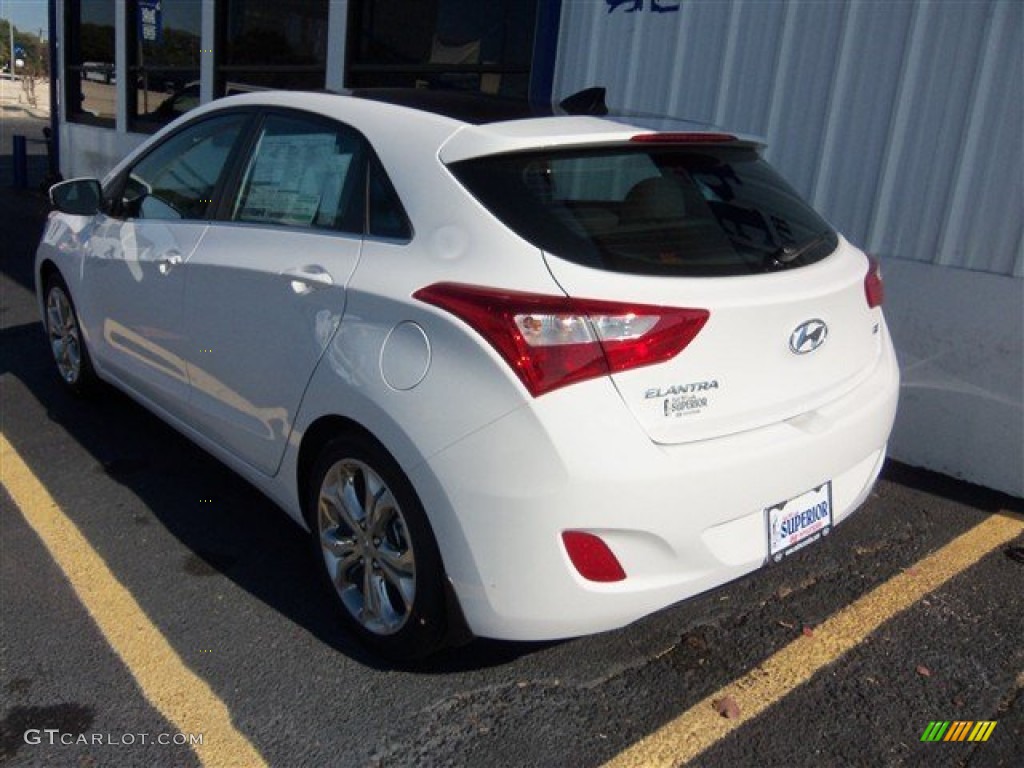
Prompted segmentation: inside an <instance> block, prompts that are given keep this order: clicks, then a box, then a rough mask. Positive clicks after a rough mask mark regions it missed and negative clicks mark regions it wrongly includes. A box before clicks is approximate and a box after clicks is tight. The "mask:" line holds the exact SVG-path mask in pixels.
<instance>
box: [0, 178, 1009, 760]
mask: <svg viewBox="0 0 1024 768" xmlns="http://www.w3.org/2000/svg"><path fill="white" fill-rule="evenodd" d="M8 184H9V182H8V181H7V180H6V178H5V177H3V176H2V175H0V431H2V433H3V437H4V440H6V441H7V442H9V444H10V445H11V446H12V450H13V451H15V452H16V454H17V461H18V463H19V465H20V464H23V465H24V467H26V468H27V471H28V472H29V473H30V474H31V476H32V477H34V478H35V479H37V480H38V483H39V484H40V487H41V488H44V489H45V493H46V494H47V498H49V499H52V501H53V504H54V505H55V507H54V508H55V509H57V510H59V512H60V513H61V514H62V515H63V516H65V518H66V519H67V520H69V521H70V522H71V523H73V525H74V526H75V527H76V528H77V530H78V531H80V532H81V534H82V536H83V537H84V539H85V541H86V542H87V544H88V546H90V547H91V548H92V549H93V550H95V552H96V553H97V554H98V556H99V557H100V558H101V559H102V562H103V563H104V564H105V567H106V568H107V569H109V572H110V574H111V576H112V578H113V579H115V580H116V581H117V582H118V583H119V584H120V585H122V586H123V587H124V588H125V589H126V590H127V591H128V592H129V593H130V594H131V596H132V598H133V599H134V601H135V602H137V604H138V606H139V607H140V609H141V611H142V615H143V618H142V619H138V620H139V621H146V622H147V623H151V624H152V626H153V627H154V628H155V629H156V631H157V632H158V633H159V635H160V636H161V637H163V638H165V639H166V642H167V644H168V646H169V648H170V649H171V650H172V651H173V653H174V654H176V655H177V656H178V657H179V658H180V659H181V660H182V661H183V662H184V665H185V666H186V667H187V669H188V670H189V671H190V673H192V674H194V675H195V676H196V677H197V678H198V679H200V680H202V681H203V684H204V685H205V686H207V687H208V689H209V693H210V694H211V695H213V696H215V697H216V698H217V699H218V700H219V701H221V702H223V704H224V706H225V707H226V708H227V711H228V714H229V719H230V724H231V727H233V728H234V729H235V730H236V731H237V732H239V733H240V734H242V735H243V736H244V737H245V739H247V740H248V742H249V743H251V744H252V745H253V747H254V748H255V749H256V750H257V751H258V752H259V754H260V755H262V758H263V760H265V762H266V764H269V765H274V766H328V765H329V766H407V765H409V766H412V765H420V766H434V765H452V766H474V768H477V767H480V766H484V767H486V766H581V767H590V766H598V765H602V764H604V763H605V762H606V761H610V760H613V759H615V758H616V756H619V755H621V754H623V753H625V751H627V750H629V749H631V748H632V747H633V746H634V745H635V744H637V743H638V742H640V741H641V740H642V739H644V738H645V737H647V736H649V735H650V734H655V733H659V732H665V729H668V728H669V726H670V725H671V724H672V723H673V722H675V721H676V720H677V718H679V716H680V715H682V714H683V713H687V712H689V711H691V710H693V709H694V708H697V709H701V708H706V706H707V705H706V704H704V702H705V700H706V698H707V697H715V696H716V695H719V694H718V693H717V692H722V691H724V692H725V693H724V694H721V696H722V697H723V698H724V697H725V696H735V697H736V698H737V699H740V700H744V701H745V699H742V696H741V694H742V690H738V689H737V688H736V686H735V681H737V680H740V679H746V678H745V676H750V675H751V674H752V673H753V674H754V676H755V677H757V675H758V674H759V673H761V672H763V676H764V678H765V680H764V681H763V683H764V684H763V686H762V688H763V689H764V690H765V691H766V693H765V694H764V695H765V696H766V697H767V699H768V700H767V701H766V702H765V708H764V710H763V711H762V712H761V714H759V715H757V716H753V717H746V716H745V714H744V711H743V710H742V709H741V710H740V711H738V712H736V711H733V712H729V711H726V714H728V715H732V716H733V717H729V718H725V719H727V720H730V723H729V728H728V730H727V732H724V733H723V735H721V736H720V737H718V736H716V737H714V738H712V739H708V740H707V743H706V744H705V745H704V746H702V747H701V750H700V751H699V753H698V754H697V755H696V757H695V758H694V759H693V761H692V764H694V765H701V766H728V767H729V768H736V767H737V766H804V765H806V766H832V765H857V766H861V765H864V766H876V765H877V766H890V765H892V766H903V765H908V766H909V765H921V766H925V765H926V766H950V767H952V766H977V767H978V768H987V767H988V766H1019V765H1021V764H1022V762H1024V646H1022V643H1021V638H1024V564H1022V563H1020V562H1018V561H1017V560H1016V559H1014V557H1012V556H1011V555H1014V554H1015V551H1014V550H1011V549H1010V547H1009V546H1003V545H1000V546H998V547H995V548H993V549H991V550H985V551H979V552H978V555H977V557H976V559H975V560H973V561H972V562H971V564H970V565H969V567H965V568H964V569H962V570H958V571H957V572H956V573H955V574H954V575H952V578H950V579H949V580H948V581H945V582H943V583H942V584H941V586H938V587H937V588H935V589H933V590H929V591H927V592H926V593H925V594H923V596H921V597H920V599H915V600H914V601H913V604H912V605H911V606H910V607H909V608H908V609H906V610H901V611H899V612H898V613H896V614H895V615H894V616H893V617H892V618H888V619H886V620H884V621H883V622H881V623H880V625H879V626H878V628H877V629H876V630H873V631H871V632H870V633H869V634H868V636H867V638H866V639H864V640H863V641H859V642H856V643H855V644H854V645H853V646H852V648H850V649H849V650H848V651H844V652H842V653H839V652H837V653H835V654H832V655H831V656H829V655H828V652H827V651H828V648H831V647H832V646H833V645H834V644H835V641H836V638H832V637H830V636H829V629H828V628H829V627H830V626H831V625H830V623H829V622H830V619H831V618H832V617H835V616H836V615H839V614H841V613H842V612H843V611H844V610H845V609H847V608H848V607H849V606H851V605H854V604H861V603H871V602H872V600H873V599H874V598H873V596H874V595H875V594H876V593H877V592H878V590H880V589H883V588H884V587H885V585H887V584H890V583H892V582H891V581H890V580H892V579H894V578H899V577H901V576H905V575H906V574H910V575H911V576H913V575H914V573H915V571H917V570H922V569H923V568H924V566H923V565H922V563H923V562H924V559H925V558H927V556H928V555H929V554H931V553H934V552H936V551H939V550H942V551H943V552H944V551H946V550H944V549H943V548H944V547H946V546H947V545H949V544H950V542H952V541H954V540H955V539H957V537H958V536H960V535H961V534H964V533H965V532H969V531H972V530H975V529H976V527H977V526H979V525H983V524H985V523H986V521H991V520H992V519H994V518H1005V519H1012V520H1019V519H1020V518H1019V517H1018V516H1019V515H1021V513H1022V511H1024V510H1022V507H1021V501H1020V500H1019V499H1014V498H1011V497H1008V496H1005V495H1001V494H997V493H994V492H990V491H987V490H985V489H983V488H978V487H976V486H970V485H967V484H964V483H960V482H956V481H953V480H950V479H948V478H944V477H942V476H939V475H935V474H932V473H927V472H922V471H919V470H915V469H912V468H909V467H906V466H903V465H898V464H894V465H890V466H888V467H887V469H886V471H885V473H884V476H883V479H882V480H881V481H880V483H879V484H878V486H877V488H876V491H875V493H874V494H873V495H872V497H871V499H870V500H869V501H868V502H867V503H866V505H865V506H864V508H863V509H862V510H861V511H860V512H859V513H858V514H857V515H855V516H854V517H853V518H852V519H850V520H849V521H848V522H846V523H844V524H843V525H841V526H839V527H838V528H837V529H836V531H835V532H833V534H832V535H831V536H829V537H828V538H827V539H825V540H823V541H822V542H820V543H818V544H816V545H814V546H812V547H808V548H807V549H805V550H804V551H802V552H800V553H798V554H796V555H794V556H792V557H790V558H787V559H786V560H785V561H784V562H783V563H781V564H778V565H773V566H770V567H768V568H765V569H762V570H761V571H759V572H756V573H754V574H752V575H750V576H748V577H746V578H743V579H741V580H739V581H737V582H734V583H733V584H730V585H728V586H726V587H724V588H721V589H718V590H715V591H713V592H711V593H708V594H706V595H703V596H701V597H698V598H696V599H694V600H691V601H688V602H686V603H683V604H680V605H678V606H674V607H672V608H670V609H667V610H665V611H662V612H660V613H658V614H656V615H655V616H652V617H649V618H647V619H644V620H642V621H640V622H637V623H636V624H634V625H632V626H630V627H626V628H624V629H621V630H618V631H615V632H609V633H604V634H601V635H596V636H592V637H586V638H579V639H575V640H568V641H564V642H557V643H544V644H526V643H504V642H497V641H488V640H477V641H475V642H473V643H472V644H470V645H468V646H465V647H463V648H460V649H457V650H454V651H450V652H447V653H445V654H442V655H441V656H439V657H437V658H435V659H432V660H430V661H428V662H427V663H424V664H422V665H420V666H418V667H416V668H413V669H398V668H393V667H389V666H388V665H385V664H382V663H380V662H379V661H377V660H376V659H374V658H372V657H370V656H368V655H367V654H366V653H365V652H363V651H362V649H361V648H360V647H358V646H357V645H356V644H354V643H353V642H352V641H351V639H350V638H349V637H347V636H346V635H345V634H344V633H343V632H341V631H340V630H339V628H338V627H337V625H336V623H335V621H334V620H333V615H332V609H331V606H330V604H329V602H328V599H327V598H326V597H325V596H324V595H323V594H322V593H321V592H320V591H319V589H318V586H317V582H316V578H315V573H314V568H313V564H312V561H311V559H310V557H309V551H308V546H307V542H306V539H305V536H306V535H305V534H304V532H303V531H301V530H300V529H299V528H298V527H296V526H295V525H294V524H292V523H291V522H290V521H289V520H288V519H286V517H285V516H284V514H283V513H282V512H280V511H279V510H278V509H276V508H275V507H274V505H273V504H272V503H271V502H269V501H268V500H267V499H266V498H264V497H263V496H261V495H260V494H259V493H258V492H256V491H255V490H254V489H253V488H252V487H250V486H249V485H247V484H246V483H245V482H244V481H242V480H241V479H240V478H238V477H237V476H236V475H234V474H232V473H231V472H230V471H229V470H228V469H226V468H225V467H224V466H223V465H221V464H219V463H218V462H217V461H216V460H214V459H213V458H211V457H210V456H209V455H207V454H206V453H204V452H203V451H201V450H200V449H198V448H196V447H195V446H193V445H192V444H191V443H189V442H188V441H187V440H186V439H184V438H183V437H181V436H179V435H178V434H176V433H175V432H174V431H173V430H171V429H170V428H169V427H167V426H165V425H164V424H163V423H162V422H160V421H159V420H157V419H156V418H154V417H153V416H151V415H150V414H149V413H147V412H146V411H145V410H144V409H142V408H140V407H139V406H137V405H135V404H134V403H133V402H132V401H130V400H129V399H128V398H126V397H124V396H122V395H120V394H118V393H116V392H114V391H112V390H106V391H103V392H101V393H100V394H99V396H98V397H96V398H94V399H92V400H86V401H82V400H76V399H75V398H73V397H71V396H69V395H68V394H67V393H66V392H65V391H64V390H63V389H62V388H61V386H60V384H59V382H58V380H57V378H56V374H55V373H54V371H53V366H52V362H51V360H50V359H49V351H48V349H47V345H46V342H45V339H44V336H43V333H42V328H41V325H40V323H39V318H38V310H37V307H36V305H35V301H34V297H33V293H32V290H33V285H34V281H33V275H32V254H33V252H34V249H35V243H36V242H37V240H38V237H39V233H40V230H41V227H42V222H43V217H44V216H45V212H46V205H45V201H44V199H43V198H42V197H41V195H39V194H38V192H34V191H31V190H29V191H13V190H11V189H10V188H9V186H8ZM11 455H13V454H11ZM19 471H20V470H19ZM0 474H2V477H0V479H2V480H3V485H4V490H3V491H0V619H2V620H0V763H2V764H5V765H6V764H9V765H12V766H37V765H59V766H99V765H102V766H121V765H126V766H127V765H146V766H163V765H174V766H179V765H197V764H200V757H199V753H197V752H196V751H195V750H193V749H190V748H189V747H188V746H180V745H178V746H175V745H169V746H162V745H158V744H153V743H147V744H141V743H139V739H138V738H137V737H135V738H133V739H132V740H131V743H128V740H126V739H125V738H124V736H125V735H126V734H142V733H145V734H161V733H174V732H176V730H177V726H176V725H175V723H174V722H171V721H170V720H169V719H168V716H167V715H166V713H165V709H164V708H161V705H160V702H161V701H163V699H162V698H161V692H160V691H159V690H156V689H155V688H154V687H153V686H152V685H151V684H150V683H149V682H147V681H149V680H150V679H151V676H148V675H149V673H150V672H152V671H153V670H149V671H148V672H147V671H146V670H140V668H139V663H138V662H137V661H132V660H131V659H130V658H127V657H125V656H124V655H123V654H120V655H119V653H118V652H116V651H115V650H114V648H113V646H112V645H111V643H110V641H109V638H108V636H107V635H106V634H105V633H104V632H103V631H101V629H100V627H101V626H102V621H101V618H100V617H99V616H98V615H97V614H95V613H90V610H89V609H87V608H86V607H85V603H84V602H83V601H84V600H85V599H86V597H87V595H86V596H83V595H84V594H85V593H83V592H81V591H76V590H81V589H82V587H81V579H82V576H81V575H79V574H75V573H74V572H72V573H68V572H67V571H65V570H63V569H62V568H61V567H60V566H59V565H58V561H57V560H55V558H54V556H52V555H51V552H50V550H49V549H48V548H47V547H48V546H51V543H47V542H46V541H45V540H44V538H43V537H42V536H41V534H37V533H36V530H35V529H34V528H33V526H32V525H31V524H30V522H29V521H30V516H29V514H28V512H27V506H28V505H29V504H30V503H31V502H32V499H27V500H26V499H25V497H24V496H23V495H22V496H18V495H17V494H16V493H15V490H14V485H15V478H14V476H15V474H16V471H15V463H14V459H12V458H10V455H9V457H8V459H7V463H5V464H4V465H3V468H2V469H0ZM737 481H738V482H739V481H741V479H740V478H738V479H737ZM42 493H43V492H42V491H37V492H35V495H36V496H37V497H38V498H41V497H42ZM16 498H17V499H19V500H18V501H16ZM44 511H45V510H44ZM62 519H63V518H62ZM1010 545H1015V546H1018V547H1019V546H1022V545H1024V537H1022V536H1019V535H1018V536H1017V537H1016V539H1015V540H1014V541H1012V542H1010ZM526 567H528V563H527V564H526ZM91 610H98V609H95V608H93V609H91ZM129 629H131V628H129ZM129 634H130V632H129ZM801 644H802V645H801ZM802 648H806V649H807V650H808V653H811V652H812V651H813V652H814V653H819V654H820V653H822V652H824V653H825V655H826V661H824V662H822V663H821V664H820V665H818V666H817V667H816V668H815V671H814V674H813V675H812V676H811V677H810V678H809V679H807V680H806V682H800V683H799V684H796V683H793V682H792V681H789V682H787V680H786V679H785V675H781V676H779V677H778V679H777V680H776V678H775V677H772V676H771V675H770V668H771V665H770V664H769V663H768V662H769V661H770V659H772V658H774V656H773V654H776V653H778V652H781V651H783V650H785V649H795V650H796V651H797V652H798V654H799V651H800V650H801V649H802ZM823 648H824V649H825V651H822V649H823ZM153 658H154V659H156V658H163V657H157V656H156V655H155V650H154V657H153ZM154 663H156V662H154ZM143 665H144V664H143ZM156 672H157V673H159V672H160V670H159V669H158V670H156ZM174 682H175V681H173V680H170V681H167V685H172V684H173V683H174ZM730 686H732V687H730ZM730 692H731V693H730ZM204 695H205V694H204ZM725 709H726V710H727V709H728V708H725ZM723 711H725V710H723ZM715 717H718V715H715ZM936 720H942V721H972V722H977V721H995V722H996V723H997V725H996V727H995V729H994V730H993V732H992V735H991V737H990V739H989V740H988V741H986V742H984V743H972V742H944V743H926V742H922V741H921V736H922V734H923V732H924V731H925V729H926V727H927V726H928V725H929V723H930V722H932V721H936ZM209 728H210V731H209V732H208V733H206V734H205V736H206V738H207V740H208V741H215V740H216V739H217V738H218V733H217V732H216V731H215V730H214V725H213V724H212V723H211V724H210V726H209ZM46 729H51V730H55V732H56V733H58V734H68V735H70V736H74V737H78V736H81V735H85V736H86V737H87V738H86V739H85V741H86V742H87V743H84V744H83V743H81V740H79V739H77V738H75V739H72V741H73V742H74V743H71V744H62V743H61V742H60V740H59V739H58V741H57V743H48V742H47V741H46V740H45V734H46ZM669 730H670V729H669ZM96 736H100V737H101V738H100V743H96V742H95V741H90V740H91V739H94V737H96ZM701 736H702V735H701V734H699V733H692V734H688V735H687V738H690V737H692V738H700V737H701ZM37 738H38V740H37ZM104 738H105V741H104V740H103V739H104ZM673 738H674V737H673ZM213 746H214V747H216V744H214V745H213ZM669 754H670V757H669V761H668V762H667V763H665V764H673V760H672V758H671V749H670V751H669ZM679 754H683V750H682V747H681V746H680V751H679ZM638 760H639V762H636V764H640V765H646V764H651V765H654V764H657V763H655V762H654V757H651V758H650V760H649V761H648V760H647V759H646V758H643V757H641V758H638ZM207 764H211V765H212V764H214V763H213V762H212V761H209V760H208V761H207ZM224 764H229V765H230V764H235V763H233V762H232V761H231V760H230V759H229V760H227V761H226V762H225V763H224Z"/></svg>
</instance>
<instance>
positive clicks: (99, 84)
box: [64, 0, 117, 127]
mask: <svg viewBox="0 0 1024 768" xmlns="http://www.w3.org/2000/svg"><path fill="white" fill-rule="evenodd" d="M114 7H115V6H114V0H68V2H66V3H65V4H64V20H65V40H66V41H67V47H66V50H65V54H64V55H65V67H66V70H67V76H66V78H65V83H66V85H65V97H66V101H65V104H66V107H65V109H66V116H67V119H68V120H72V121H75V122H80V123H91V124H93V125H103V126H110V127H113V125H114V118H115V116H116V114H117V77H116V75H115V73H114Z"/></svg>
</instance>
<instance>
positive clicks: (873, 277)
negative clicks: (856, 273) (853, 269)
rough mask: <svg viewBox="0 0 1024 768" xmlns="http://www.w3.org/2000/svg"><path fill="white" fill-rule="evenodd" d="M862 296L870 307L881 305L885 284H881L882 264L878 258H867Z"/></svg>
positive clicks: (883, 298)
mask: <svg viewBox="0 0 1024 768" xmlns="http://www.w3.org/2000/svg"><path fill="white" fill-rule="evenodd" d="M864 296H865V297H866V298H867V300H868V306H869V307H871V308H874V307H880V306H882V302H883V301H884V300H885V286H884V285H883V284H882V265H881V264H879V263H878V259H874V258H868V273H867V275H865V276H864Z"/></svg>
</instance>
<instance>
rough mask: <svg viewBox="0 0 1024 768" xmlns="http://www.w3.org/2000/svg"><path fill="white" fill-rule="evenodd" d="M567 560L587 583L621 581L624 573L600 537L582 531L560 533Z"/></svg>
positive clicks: (624, 575)
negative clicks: (567, 555) (567, 554)
mask: <svg viewBox="0 0 1024 768" xmlns="http://www.w3.org/2000/svg"><path fill="white" fill-rule="evenodd" d="M562 543H563V544H565V551H566V552H568V553H569V559H570V560H571V561H572V564H573V565H574V566H575V567H576V570H577V571H579V574H580V576H582V577H583V578H584V579H586V580H587V581H602V582H609V581H622V580H623V579H625V578H626V572H625V571H624V570H622V566H621V565H620V564H619V561H618V560H617V559H616V558H615V555H613V554H612V551H611V550H610V549H608V545H607V544H605V543H604V541H602V540H601V538H600V537H598V536H595V535H594V534H592V533H584V532H583V531H562Z"/></svg>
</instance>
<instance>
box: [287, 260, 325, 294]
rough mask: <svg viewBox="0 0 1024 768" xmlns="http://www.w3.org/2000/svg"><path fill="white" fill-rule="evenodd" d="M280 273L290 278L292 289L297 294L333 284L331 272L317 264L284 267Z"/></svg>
mask: <svg viewBox="0 0 1024 768" xmlns="http://www.w3.org/2000/svg"><path fill="white" fill-rule="evenodd" d="M281 274H282V275H284V276H285V277H290V278H291V286H292V290H293V291H295V293H297V294H299V295H302V294H306V293H309V292H310V291H312V290H313V289H314V288H326V287H327V286H329V285H334V278H333V277H331V273H330V272H328V271H327V270H326V269H324V268H323V267H321V266H320V265H318V264H309V265H307V266H305V267H294V268H293V269H286V270H285V271H284V272H282V273H281Z"/></svg>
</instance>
